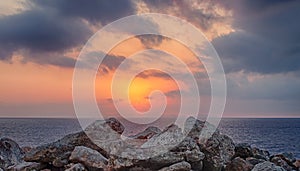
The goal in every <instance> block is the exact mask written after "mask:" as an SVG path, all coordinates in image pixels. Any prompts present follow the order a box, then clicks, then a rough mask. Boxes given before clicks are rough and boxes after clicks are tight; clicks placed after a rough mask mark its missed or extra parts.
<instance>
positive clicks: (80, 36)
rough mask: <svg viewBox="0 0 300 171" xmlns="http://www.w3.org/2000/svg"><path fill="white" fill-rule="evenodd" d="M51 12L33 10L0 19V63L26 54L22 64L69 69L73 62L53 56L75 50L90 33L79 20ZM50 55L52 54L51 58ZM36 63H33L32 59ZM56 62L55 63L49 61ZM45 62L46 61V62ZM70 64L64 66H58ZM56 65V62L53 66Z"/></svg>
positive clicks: (62, 57) (61, 56) (60, 56)
mask: <svg viewBox="0 0 300 171" xmlns="http://www.w3.org/2000/svg"><path fill="white" fill-rule="evenodd" d="M58 17H59V16H57V15H56V14H54V13H51V12H45V11H41V10H30V11H25V12H22V13H19V14H15V15H10V16H2V17H1V18H0V51H1V53H0V55H1V56H0V59H2V60H10V59H11V58H12V55H13V53H14V52H17V51H20V50H25V51H26V52H27V53H26V54H24V55H23V56H24V59H23V61H25V62H26V61H29V60H30V61H39V63H41V64H44V63H47V61H48V62H50V61H52V62H50V63H49V64H52V65H58V66H69V65H70V61H71V60H72V59H70V58H67V57H64V56H63V55H61V54H60V55H58V56H59V57H57V56H55V55H53V53H54V52H55V53H57V52H64V50H66V49H69V48H72V47H76V46H78V45H80V44H82V43H84V41H86V39H87V38H88V36H89V34H90V33H91V32H90V30H89V29H88V28H87V27H86V26H85V25H84V24H83V23H82V22H81V21H80V20H77V19H66V18H60V19H59V20H57V18H58ZM51 53H52V55H53V56H51V55H49V54H51ZM33 56H34V57H35V58H37V59H33V58H32V57H33ZM48 58H53V59H48ZM43 60H44V61H43ZM59 60H61V61H62V62H67V63H66V64H63V63H61V62H59ZM54 61H56V62H54Z"/></svg>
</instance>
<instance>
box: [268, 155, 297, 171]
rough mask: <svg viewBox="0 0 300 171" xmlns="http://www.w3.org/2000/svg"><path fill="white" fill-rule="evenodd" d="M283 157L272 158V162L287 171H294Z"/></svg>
mask: <svg viewBox="0 0 300 171" xmlns="http://www.w3.org/2000/svg"><path fill="white" fill-rule="evenodd" d="M282 157H283V156H282ZM282 157H279V156H274V157H271V159H270V162H272V163H274V164H276V165H277V166H280V167H282V168H284V169H285V170H287V171H291V170H293V167H292V166H290V165H289V164H288V163H287V162H286V161H285V160H284V158H282Z"/></svg>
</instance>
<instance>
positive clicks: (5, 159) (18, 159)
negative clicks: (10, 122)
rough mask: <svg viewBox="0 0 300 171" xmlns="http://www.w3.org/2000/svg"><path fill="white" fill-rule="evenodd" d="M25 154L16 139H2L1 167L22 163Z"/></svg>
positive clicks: (0, 141)
mask: <svg viewBox="0 0 300 171" xmlns="http://www.w3.org/2000/svg"><path fill="white" fill-rule="evenodd" d="M23 155H24V153H23V151H22V149H21V148H20V147H19V145H18V144H17V143H16V142H15V141H13V140H11V139H9V138H2V139H0V168H2V169H3V170H5V169H7V168H8V167H9V166H13V165H17V164H19V163H22V162H23V160H22V158H23Z"/></svg>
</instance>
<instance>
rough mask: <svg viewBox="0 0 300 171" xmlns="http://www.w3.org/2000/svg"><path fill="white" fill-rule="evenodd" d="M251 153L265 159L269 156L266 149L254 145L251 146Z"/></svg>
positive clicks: (255, 156)
mask: <svg viewBox="0 0 300 171" xmlns="http://www.w3.org/2000/svg"><path fill="white" fill-rule="evenodd" d="M252 154H253V157H254V158H257V159H263V160H265V161H267V160H269V158H270V153H269V152H268V151H266V150H261V149H259V148H256V147H254V148H252Z"/></svg>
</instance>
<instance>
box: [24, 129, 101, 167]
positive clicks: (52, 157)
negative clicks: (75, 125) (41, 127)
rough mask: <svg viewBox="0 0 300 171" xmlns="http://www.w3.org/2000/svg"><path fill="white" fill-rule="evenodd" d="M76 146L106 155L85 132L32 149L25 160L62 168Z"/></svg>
mask: <svg viewBox="0 0 300 171" xmlns="http://www.w3.org/2000/svg"><path fill="white" fill-rule="evenodd" d="M76 146H86V147H89V148H92V149H95V150H97V151H101V152H103V153H104V154H105V151H103V150H102V149H100V148H99V147H98V146H96V145H95V144H94V143H93V142H92V141H91V140H90V139H89V137H88V136H86V134H85V133H84V132H78V133H74V134H70V135H67V136H65V137H64V138H62V139H60V140H58V141H56V142H53V143H49V144H46V145H42V146H39V147H36V148H33V149H31V150H30V151H29V152H27V153H26V154H25V157H24V160H25V161H27V162H41V163H50V164H54V165H58V166H60V165H61V164H63V163H65V162H66V160H68V158H69V156H70V155H71V152H72V151H73V150H74V148H75V147H76Z"/></svg>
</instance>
